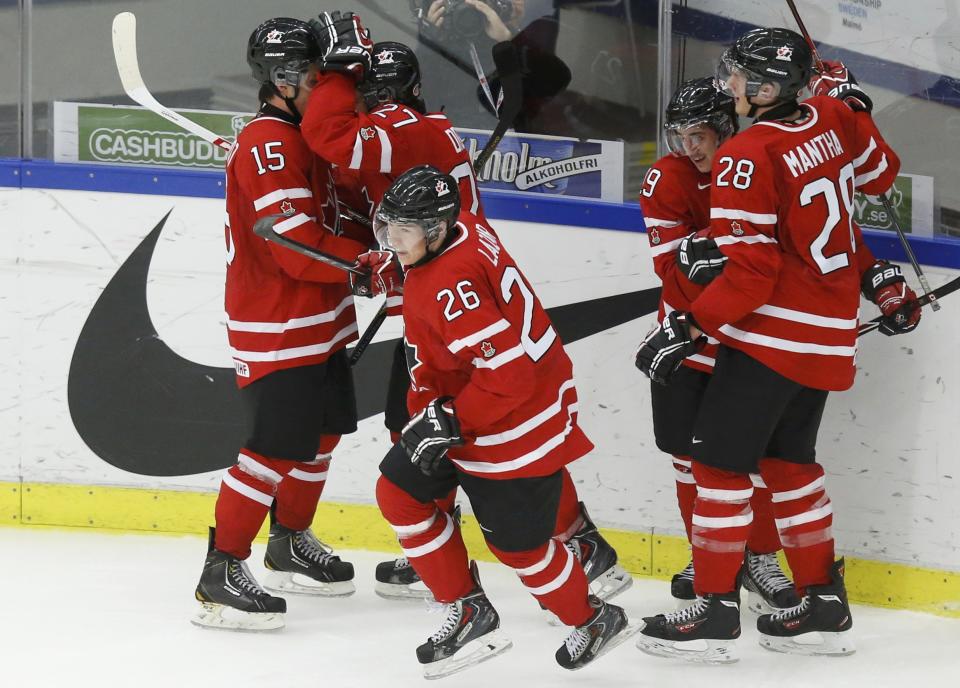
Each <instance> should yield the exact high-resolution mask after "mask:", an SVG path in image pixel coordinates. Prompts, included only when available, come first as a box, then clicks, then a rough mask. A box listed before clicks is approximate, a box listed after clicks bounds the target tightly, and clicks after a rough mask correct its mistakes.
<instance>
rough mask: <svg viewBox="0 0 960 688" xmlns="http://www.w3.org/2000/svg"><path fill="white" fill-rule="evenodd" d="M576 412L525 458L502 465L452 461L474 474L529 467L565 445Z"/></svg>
mask: <svg viewBox="0 0 960 688" xmlns="http://www.w3.org/2000/svg"><path fill="white" fill-rule="evenodd" d="M571 407H576V404H571ZM574 410H576V408H573V409H572V410H571V411H570V413H571V417H570V418H568V419H567V424H566V426H565V427H564V429H563V431H562V432H560V433H559V434H557V435H554V436H553V437H551V438H550V439H548V440H547V441H546V442H544V443H543V444H541V445H540V446H539V447H537V448H536V449H534V450H533V451H530V452H527V453H526V454H524V455H523V456H518V457H517V458H515V459H511V460H510V461H503V462H501V463H491V462H489V461H465V460H462V459H451V461H453V462H454V463H455V464H457V465H458V466H460V468H462V469H463V470H465V471H473V472H474V473H506V472H508V471H514V470H517V469H518V468H523V467H524V466H528V465H530V464H531V463H533V462H534V461H538V460H539V459H542V458H543V457H544V456H546V455H547V454H549V453H550V452H551V451H553V450H554V449H555V448H557V447H559V446H560V445H561V444H563V441H564V440H565V439H566V437H567V435H569V434H570V431H571V430H573V417H572V413H573V411H574Z"/></svg>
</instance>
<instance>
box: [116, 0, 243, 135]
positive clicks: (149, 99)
mask: <svg viewBox="0 0 960 688" xmlns="http://www.w3.org/2000/svg"><path fill="white" fill-rule="evenodd" d="M113 57H114V59H115V60H116V62H117V71H118V72H119V74H120V82H121V83H122V84H123V90H124V91H126V93H127V95H128V96H130V98H131V99H132V100H134V101H136V102H137V103H140V105H142V106H143V107H145V108H147V109H148V110H150V111H151V112H154V113H156V114H158V115H160V116H161V117H163V118H164V119H166V120H169V121H170V122H173V123H174V124H176V125H177V126H178V127H180V128H182V129H185V130H186V131H188V132H190V133H191V134H194V135H195V136H199V137H200V138H202V139H203V140H205V141H209V142H210V143H212V144H213V145H215V146H219V147H220V148H223V149H224V150H230V148H231V147H232V146H233V143H232V142H231V141H228V140H226V139H224V138H222V137H220V136H218V135H217V134H215V133H213V132H212V131H210V130H209V129H207V128H206V127H202V126H200V125H199V124H197V123H196V122H194V121H192V120H189V119H187V118H186V117H184V116H183V115H181V114H179V113H176V112H174V111H173V110H171V109H170V108H168V107H164V106H163V105H161V104H160V103H159V102H158V101H157V99H156V98H154V97H153V94H151V93H150V91H148V90H147V87H146V85H145V84H144V83H143V77H142V76H141V75H140V63H139V61H138V60H137V17H136V15H135V14H134V13H133V12H121V13H120V14H118V15H117V16H115V17H114V18H113Z"/></svg>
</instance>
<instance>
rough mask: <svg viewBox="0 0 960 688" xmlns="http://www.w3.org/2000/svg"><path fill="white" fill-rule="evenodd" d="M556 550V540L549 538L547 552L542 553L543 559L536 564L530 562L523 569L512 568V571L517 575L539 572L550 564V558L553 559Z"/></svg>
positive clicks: (529, 574)
mask: <svg viewBox="0 0 960 688" xmlns="http://www.w3.org/2000/svg"><path fill="white" fill-rule="evenodd" d="M556 551H557V541H556V540H554V539H553V538H550V543H549V544H548V545H547V553H546V555H544V557H543V559H541V560H540V561H538V562H537V563H536V564H531V565H530V566H528V567H526V568H523V569H514V571H516V572H517V575H518V576H532V575H534V574H536V573H540V572H541V571H543V570H544V569H545V568H547V567H548V566H549V565H550V560H551V559H553V554H554V552H556Z"/></svg>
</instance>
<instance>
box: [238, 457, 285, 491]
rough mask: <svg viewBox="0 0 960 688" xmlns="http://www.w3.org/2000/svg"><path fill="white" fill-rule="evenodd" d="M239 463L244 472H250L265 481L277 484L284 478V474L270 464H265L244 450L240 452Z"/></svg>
mask: <svg viewBox="0 0 960 688" xmlns="http://www.w3.org/2000/svg"><path fill="white" fill-rule="evenodd" d="M237 463H238V464H239V465H240V468H241V469H242V470H243V472H244V473H248V474H250V475H252V476H253V477H254V478H259V479H260V480H262V481H263V482H265V483H274V484H276V483H279V482H280V481H281V480H283V476H282V475H280V474H279V473H278V472H277V471H275V470H273V469H272V468H270V467H269V466H264V465H263V464H262V463H260V462H259V461H257V460H256V459H254V458H253V457H252V456H247V455H246V454H244V453H243V452H240V454H239V455H238V456H237Z"/></svg>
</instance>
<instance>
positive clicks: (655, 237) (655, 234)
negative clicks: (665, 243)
mask: <svg viewBox="0 0 960 688" xmlns="http://www.w3.org/2000/svg"><path fill="white" fill-rule="evenodd" d="M648 234H650V243H651V244H653V245H654V246H656V245H657V244H659V243H660V231H659V230H658V229H657V228H656V227H653V228H651V229H650V231H649V232H648Z"/></svg>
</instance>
